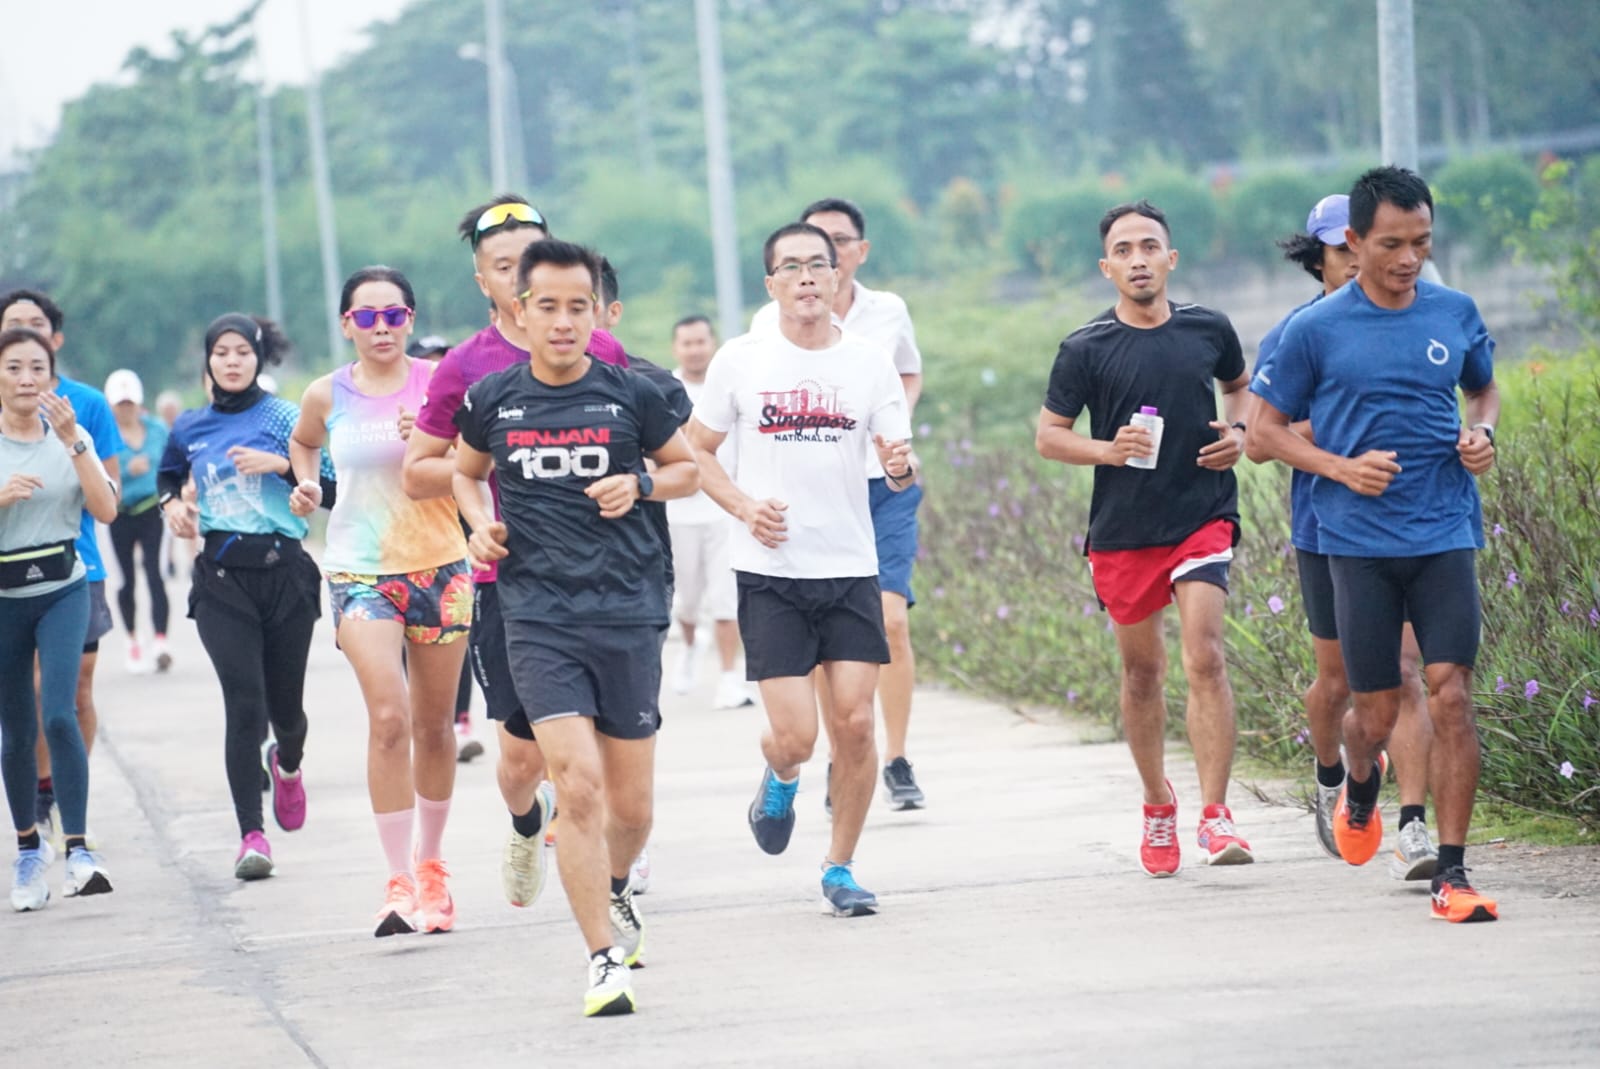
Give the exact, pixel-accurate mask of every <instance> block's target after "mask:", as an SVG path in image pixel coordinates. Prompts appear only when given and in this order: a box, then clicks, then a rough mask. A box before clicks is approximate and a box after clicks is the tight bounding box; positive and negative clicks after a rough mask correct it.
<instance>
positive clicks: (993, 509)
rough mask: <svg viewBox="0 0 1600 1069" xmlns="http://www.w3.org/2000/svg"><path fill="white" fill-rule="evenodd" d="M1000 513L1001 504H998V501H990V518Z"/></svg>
mask: <svg viewBox="0 0 1600 1069" xmlns="http://www.w3.org/2000/svg"><path fill="white" fill-rule="evenodd" d="M998 515H1000V506H999V504H997V503H996V502H993V501H991V502H989V518H990V519H993V518H994V517H996V516H998Z"/></svg>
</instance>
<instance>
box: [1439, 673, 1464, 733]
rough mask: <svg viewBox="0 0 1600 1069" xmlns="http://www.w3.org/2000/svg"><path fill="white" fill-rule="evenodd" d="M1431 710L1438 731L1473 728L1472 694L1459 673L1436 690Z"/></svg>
mask: <svg viewBox="0 0 1600 1069" xmlns="http://www.w3.org/2000/svg"><path fill="white" fill-rule="evenodd" d="M1430 711H1431V712H1432V719H1433V726H1434V730H1435V731H1437V732H1446V731H1471V730H1472V729H1473V713H1472V695H1471V694H1469V693H1468V692H1467V685H1466V682H1465V681H1464V680H1463V679H1462V678H1461V677H1460V676H1459V675H1453V676H1451V677H1450V678H1449V679H1448V680H1446V681H1445V683H1444V684H1443V685H1442V686H1440V687H1439V688H1438V690H1437V691H1435V692H1434V694H1433V697H1432V699H1431V701H1430Z"/></svg>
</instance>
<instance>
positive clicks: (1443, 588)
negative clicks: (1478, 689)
mask: <svg viewBox="0 0 1600 1069" xmlns="http://www.w3.org/2000/svg"><path fill="white" fill-rule="evenodd" d="M1328 571H1329V574H1330V575H1331V577H1332V579H1333V600H1334V614H1335V616H1336V617H1337V620H1338V625H1339V648H1340V650H1341V652H1342V653H1343V654H1344V668H1345V674H1346V676H1348V677H1349V680H1350V689H1351V690H1353V691H1359V692H1361V693H1369V692H1371V691H1377V690H1393V689H1394V688H1395V687H1398V686H1399V685H1400V632H1401V629H1402V628H1403V627H1404V626H1405V622H1406V620H1407V619H1408V618H1409V619H1410V621H1411V626H1412V628H1413V629H1414V630H1415V631H1416V634H1417V645H1418V646H1420V647H1421V649H1422V661H1423V663H1424V664H1458V665H1462V666H1464V667H1466V668H1471V667H1473V666H1474V664H1475V663H1476V662H1477V659H1478V633H1479V627H1480V623H1481V613H1480V609H1479V604H1478V569H1477V553H1476V552H1475V551H1474V550H1470V549H1453V550H1448V551H1446V552H1444V553H1433V554H1430V555H1428V556H1425V557H1329V558H1328Z"/></svg>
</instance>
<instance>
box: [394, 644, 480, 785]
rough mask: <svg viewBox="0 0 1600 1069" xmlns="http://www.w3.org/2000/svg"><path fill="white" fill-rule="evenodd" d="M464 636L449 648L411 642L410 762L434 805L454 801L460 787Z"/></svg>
mask: <svg viewBox="0 0 1600 1069" xmlns="http://www.w3.org/2000/svg"><path fill="white" fill-rule="evenodd" d="M466 652H467V643H466V639H465V638H464V637H463V638H461V639H458V640H457V641H455V642H452V643H449V644H448V645H443V646H440V645H432V646H425V645H420V644H416V643H412V644H411V645H410V647H409V649H408V656H409V657H410V660H411V670H410V672H409V681H410V688H411V693H410V706H411V763H412V774H413V777H414V778H415V780H416V791H417V794H419V795H421V796H422V797H423V798H427V799H429V800H430V801H435V802H440V801H444V800H445V799H447V798H449V797H450V795H451V793H452V792H453V791H454V790H455V785H456V735H455V719H456V712H455V704H456V690H457V688H458V686H459V684H460V682H461V661H462V658H463V657H465V656H466Z"/></svg>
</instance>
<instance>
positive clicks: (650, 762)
mask: <svg viewBox="0 0 1600 1069" xmlns="http://www.w3.org/2000/svg"><path fill="white" fill-rule="evenodd" d="M595 737H596V739H597V740H598V741H599V744H600V761H601V767H602V768H603V769H604V772H605V785H606V825H605V829H606V852H607V857H608V860H609V864H610V873H611V878H612V879H613V880H626V879H627V878H628V876H629V874H630V871H631V869H632V866H633V859H634V858H636V857H638V856H639V851H641V850H643V849H644V848H645V843H647V842H648V841H649V839H650V826H651V823H652V821H653V819H654V815H655V813H654V808H655V774H656V740H655V738H654V736H652V737H651V738H648V739H613V738H609V737H607V736H605V735H600V734H596V736H595ZM562 834H565V832H563V833H562ZM607 891H608V892H609V891H610V888H609V887H607Z"/></svg>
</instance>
